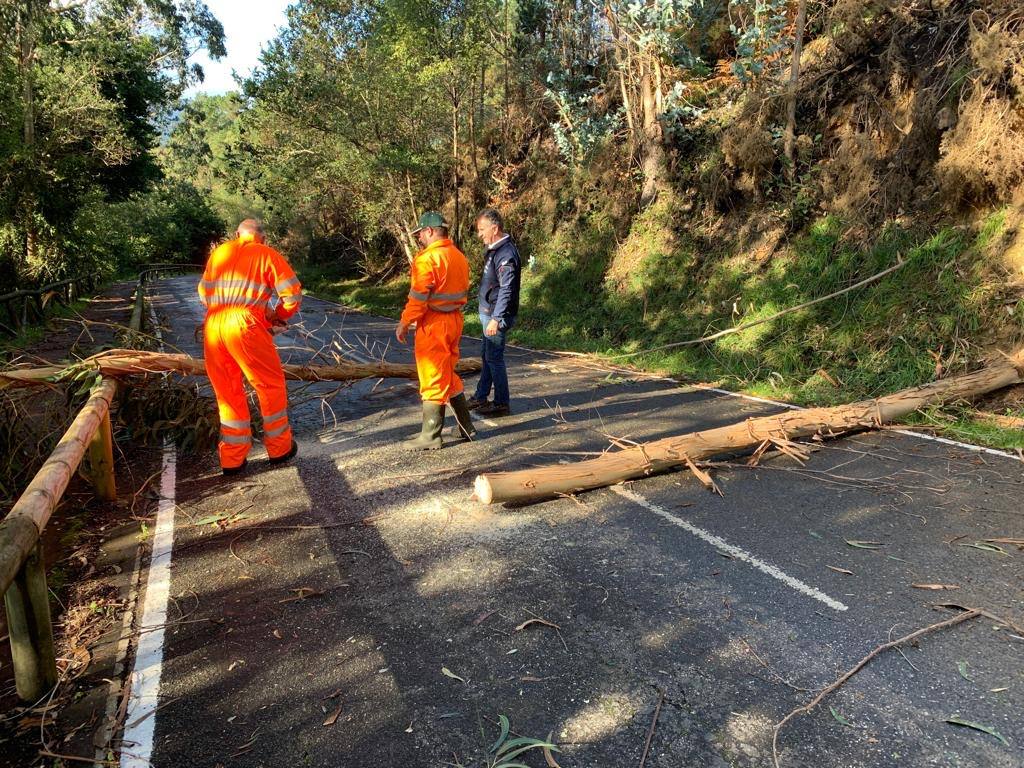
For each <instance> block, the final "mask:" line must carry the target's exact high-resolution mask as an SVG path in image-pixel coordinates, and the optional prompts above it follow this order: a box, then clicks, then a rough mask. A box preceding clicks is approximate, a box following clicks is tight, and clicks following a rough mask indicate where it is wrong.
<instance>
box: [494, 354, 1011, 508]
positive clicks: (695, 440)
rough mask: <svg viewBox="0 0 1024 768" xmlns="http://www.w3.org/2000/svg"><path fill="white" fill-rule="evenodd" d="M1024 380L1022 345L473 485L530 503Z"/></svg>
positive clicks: (824, 433) (829, 433)
mask: <svg viewBox="0 0 1024 768" xmlns="http://www.w3.org/2000/svg"><path fill="white" fill-rule="evenodd" d="M1022 382H1024V349H1021V350H1018V351H1017V352H1016V353H1014V354H1013V355H1012V356H1005V357H1004V358H1002V359H1000V360H997V361H994V362H992V363H990V364H989V365H988V366H986V367H985V368H982V369H981V370H978V371H975V372H973V373H967V374H964V375H962V376H954V377H950V378H948V379H942V380H940V381H933V382H931V383H929V384H924V385H922V386H919V387H911V388H910V389H904V390H902V391H900V392H897V393H895V394H892V395H887V396H885V397H879V398H876V399H874V400H863V401H861V402H857V403H850V404H848V405H840V406H834V407H830V408H809V409H807V410H801V411H788V412H786V413H782V414H777V415H774V416H763V417H761V418H756V419H747V420H746V421H742V422H739V423H738V424H730V425H728V426H724V427H718V428H717V429H709V430H707V431H704V432H689V433H686V434H683V435H677V436H674V437H667V438H664V439H661V440H656V441H654V442H651V443H646V444H640V445H635V446H632V447H630V448H626V449H624V450H621V451H616V452H614V453H605V454H603V455H602V456H600V457H598V458H596V459H590V460H588V461H581V462H578V463H576V464H569V465H557V466H552V467H544V468H541V469H525V470H520V471H517V472H497V473H488V474H483V475H479V476H478V477H477V478H476V483H475V486H474V492H475V495H476V497H477V498H478V499H480V501H482V502H483V503H484V504H495V503H501V502H517V503H525V502H531V501H540V500H542V499H549V498H552V497H554V496H558V495H562V494H571V493H577V492H579V491H585V490H589V489H591V488H601V487H604V486H608V485H614V484H616V483H621V482H624V481H626V480H632V479H635V478H638V477H646V476H648V475H653V474H656V473H658V472H665V471H667V470H670V469H676V468H679V467H685V466H688V465H690V464H692V462H696V461H700V460H702V459H709V458H711V457H712V456H715V455H718V454H722V453H741V452H746V451H753V450H756V449H758V448H759V447H761V446H765V447H770V446H776V447H778V448H780V450H783V452H787V450H786V449H789V450H790V451H791V450H792V449H791V447H790V446H789V441H790V440H792V439H793V438H798V437H812V436H814V435H818V436H820V437H822V438H831V437H836V436H838V435H841V434H846V433H849V432H859V431H862V430H865V429H872V428H877V427H880V426H882V425H883V424H889V423H891V422H893V421H895V420H897V419H900V418H902V417H904V416H906V415H907V414H910V413H913V412H914V411H916V410H918V409H920V408H924V407H926V406H929V405H937V404H940V403H948V402H953V401H956V400H966V399H971V398H975V397H979V396H980V395H984V394H987V393H988V392H993V391H995V390H997V389H1002V388H1003V387H1008V386H1010V385H1012V384H1020V383H1022Z"/></svg>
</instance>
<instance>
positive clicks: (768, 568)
mask: <svg viewBox="0 0 1024 768" xmlns="http://www.w3.org/2000/svg"><path fill="white" fill-rule="evenodd" d="M611 490H613V491H614V492H615V493H617V494H619V496H622V497H623V498H625V499H629V500H630V501H632V502H633V503H634V504H639V505H640V506H641V507H643V508H644V509H647V510H649V511H651V512H653V513H654V514H656V515H658V516H659V517H661V518H664V519H665V520H668V521H669V522H670V523H672V524H673V525H677V526H679V527H680V528H682V529H683V530H685V531H688V532H689V533H692V534H693V535H694V536H696V537H697V538H698V539H702V540H703V541H705V542H707V543H708V544H710V545H711V546H713V547H715V549H720V550H722V551H723V552H728V553H729V554H730V555H732V556H733V557H735V558H736V559H737V560H742V561H743V562H745V563H748V564H749V565H751V566H753V567H754V568H756V569H757V570H759V571H761V572H762V573H765V574H767V575H769V576H771V577H772V578H773V579H777V580H778V581H781V582H782V583H783V584H785V585H786V586H788V587H791V588H793V589H795V590H796V591H797V592H799V593H801V594H803V595H807V596H808V597H812V598H814V599H815V600H817V601H819V602H822V603H824V604H825V605H827V606H828V607H829V608H831V609H832V610H834V611H845V610H847V607H846V606H845V605H843V604H842V603H841V602H839V601H838V600H835V599H834V598H831V597H829V596H828V595H826V594H825V593H824V592H822V591H820V590H817V589H815V588H814V587H812V586H809V585H807V584H805V583H804V582H802V581H800V580H799V579H797V578H794V577H792V576H790V575H789V574H787V573H784V572H783V571H782V570H780V569H779V568H778V567H776V566H774V565H772V564H771V563H766V562H764V561H763V560H761V559H759V558H757V557H755V556H754V555H752V554H750V553H749V552H747V551H745V550H742V549H740V548H739V547H737V546H734V545H732V544H730V543H729V542H727V541H726V540H725V539H723V538H721V537H719V536H716V535H715V534H713V533H709V532H708V531H705V530H704V529H703V528H698V527H697V526H696V525H694V524H693V523H689V522H687V521H686V520H683V519H682V518H681V517H676V516H675V515H673V514H672V513H671V512H669V511H668V510H666V509H663V508H662V507H659V506H658V505H657V504H655V503H653V502H651V501H648V500H647V499H645V498H644V497H643V496H641V495H640V494H638V493H634V492H633V491H630V490H627V489H625V488H623V487H622V486H620V485H613V486H612V487H611Z"/></svg>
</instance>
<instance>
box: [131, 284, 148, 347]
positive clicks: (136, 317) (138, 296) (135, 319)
mask: <svg viewBox="0 0 1024 768" xmlns="http://www.w3.org/2000/svg"><path fill="white" fill-rule="evenodd" d="M144 282H145V280H144V278H143V277H142V276H140V277H139V286H138V288H136V289H135V306H134V307H132V317H131V320H129V321H128V327H129V328H131V329H132V330H133V331H136V332H138V333H142V309H143V305H144V304H145V295H146V289H145V286H144Z"/></svg>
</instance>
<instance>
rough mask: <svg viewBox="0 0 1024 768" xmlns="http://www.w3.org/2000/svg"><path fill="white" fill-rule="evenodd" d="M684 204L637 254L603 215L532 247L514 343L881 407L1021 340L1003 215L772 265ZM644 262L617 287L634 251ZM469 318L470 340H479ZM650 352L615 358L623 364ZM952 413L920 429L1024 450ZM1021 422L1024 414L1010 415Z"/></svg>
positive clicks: (332, 289)
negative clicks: (688, 227) (716, 237)
mask: <svg viewBox="0 0 1024 768" xmlns="http://www.w3.org/2000/svg"><path fill="white" fill-rule="evenodd" d="M674 220H676V212H675V211H674V210H673V209H672V207H671V205H667V206H654V207H653V208H651V209H649V210H648V211H646V212H644V213H643V214H641V215H640V216H638V217H637V219H636V220H635V221H634V222H633V225H632V228H631V231H630V232H629V235H628V237H627V238H626V240H625V241H624V242H623V241H621V240H620V239H617V238H616V237H615V233H614V231H613V229H612V224H611V222H610V221H609V220H608V219H607V218H604V217H602V216H601V215H600V214H595V215H594V216H592V217H591V218H589V219H588V218H586V217H584V218H581V219H579V220H576V221H574V222H571V223H567V224H566V225H565V226H563V227H561V228H560V229H559V230H558V231H557V232H556V233H555V235H554V236H550V235H549V236H546V237H544V238H542V237H539V236H538V237H535V238H532V237H530V235H529V233H527V234H526V235H524V238H523V240H522V241H523V251H524V254H529V255H530V256H531V257H532V258H530V259H529V260H528V262H529V263H530V267H529V268H528V269H527V271H526V272H525V274H524V281H523V302H522V304H523V311H522V313H521V315H520V319H519V322H518V324H517V327H516V329H515V331H514V332H513V340H514V342H515V343H519V344H523V345H527V346H532V347H537V348H542V349H563V350H572V351H581V352H592V353H596V354H598V355H602V356H606V357H607V358H608V359H609V360H610V361H611V362H621V363H628V364H630V365H635V366H637V367H639V368H642V369H645V370H652V371H659V372H663V373H666V374H668V375H672V376H677V377H679V378H682V379H684V380H688V381H702V382H711V383H714V384H716V385H719V386H723V387H726V388H729V389H733V390H738V391H744V392H748V393H751V394H755V395H758V396H761V397H767V398H771V399H775V400H784V401H787V402H792V403H797V404H800V405H830V404H837V403H842V402H849V401H851V400H856V399H861V398H865V397H874V396H878V395H882V394H886V393H888V392H892V391H895V390H898V389H902V388H904V387H909V386H913V385H915V384H919V383H922V382H925V381H929V380H931V379H932V378H934V376H935V374H936V370H937V368H938V367H939V366H941V369H942V370H943V371H944V372H946V373H955V372H959V371H962V370H966V369H968V368H969V367H971V366H973V365H975V364H976V363H977V362H978V360H980V359H981V357H982V356H983V355H984V353H985V350H986V349H987V348H989V347H992V346H1002V347H1004V348H1006V347H1009V346H1010V345H1013V344H1015V343H1019V341H1020V338H1021V336H1022V333H1021V325H1022V321H1024V301H1016V302H1015V303H1009V304H1008V303H1007V299H1006V292H1005V287H1006V279H1005V274H1003V273H1001V271H1000V269H999V268H998V267H996V266H994V265H993V263H992V259H991V258H990V257H989V256H987V253H988V248H989V246H990V244H991V243H992V242H993V241H994V240H995V239H996V238H998V237H999V236H1000V235H1001V234H1002V231H1003V228H1004V221H1003V216H1002V214H1001V213H997V214H994V215H993V216H991V217H990V218H989V219H987V220H986V221H985V222H984V223H983V224H982V225H981V226H980V227H978V228H977V229H975V230H972V229H967V228H962V227H957V228H953V227H947V228H942V229H938V230H934V231H928V232H923V231H919V230H918V231H915V230H911V229H904V228H900V227H897V226H893V227H890V228H888V229H886V230H885V231H884V232H882V233H880V234H879V236H878V238H877V239H876V242H875V244H874V245H873V246H871V247H868V248H858V247H856V246H854V245H851V244H849V243H848V242H846V240H845V239H844V234H843V227H842V224H841V222H839V221H837V220H835V219H832V218H824V219H821V220H819V221H817V222H816V223H815V224H814V225H813V226H811V227H810V228H809V229H807V230H806V232H805V233H804V234H803V235H802V236H800V237H798V238H796V239H795V240H794V241H793V242H792V243H791V247H790V248H789V249H787V250H786V251H785V252H784V253H780V254H777V255H776V256H775V257H774V258H772V259H771V261H770V262H768V263H767V264H760V263H754V262H752V261H751V260H750V259H748V258H746V257H745V256H744V255H743V254H741V253H737V252H735V250H732V248H733V246H730V245H729V244H728V243H722V244H716V243H713V242H707V241H703V240H700V239H698V238H695V237H693V236H691V235H689V234H687V233H686V232H680V231H676V230H674V229H673V228H672V227H673V224H672V222H673V221H674ZM624 250H628V251H629V252H631V253H634V254H636V253H639V254H641V256H640V257H639V258H634V259H632V260H631V261H630V262H629V268H628V269H627V270H625V271H623V270H619V271H618V277H616V278H615V279H612V278H611V277H609V275H612V274H615V273H616V269H615V268H614V266H613V265H614V264H615V263H616V261H617V260H621V259H622V257H623V251H624ZM897 259H903V260H904V261H906V265H905V266H904V267H902V268H901V269H900V270H899V271H897V272H895V273H893V274H892V275H890V276H888V277H886V278H883V279H882V280H881V281H879V282H877V283H874V284H871V285H869V286H865V287H863V288H860V289H857V290H856V291H853V292H851V293H848V294H845V295H843V296H840V297H838V298H836V299H835V300H832V301H829V302H824V303H822V304H818V305H815V306H813V307H809V308H807V309H804V310H801V311H799V312H796V313H793V314H790V315H786V316H785V317H782V318H779V319H777V320H773V321H769V322H766V323H764V324H762V325H759V326H756V327H754V328H750V329H748V330H745V331H742V332H740V333H736V334H732V335H729V336H725V337H723V338H721V339H719V340H717V341H716V342H713V343H710V344H704V345H700V346H695V347H686V348H676V349H669V350H660V351H650V352H647V353H643V350H652V349H653V348H655V347H658V346H661V345H664V344H669V343H672V342H677V341H680V340H685V339H692V338H698V337H701V336H703V335H706V334H708V333H710V332H715V331H718V330H721V329H725V328H730V327H734V326H736V325H739V324H740V323H744V322H749V321H752V320H756V319H759V318H762V317H768V316H770V315H773V314H774V313H776V312H779V311H781V310H783V309H785V308H787V307H792V306H796V305H799V304H802V303H804V302H807V301H810V300H812V299H815V298H818V297H820V296H824V295H827V294H829V293H832V292H834V291H837V290H839V289H841V288H844V287H846V286H849V285H851V284H853V283H855V282H857V281H859V280H863V279H864V278H866V277H869V276H870V275H873V274H876V273H878V272H881V271H882V270H884V269H886V268H887V267H889V266H891V265H893V264H894V263H896V261H897ZM304 277H305V278H306V279H307V280H308V281H309V284H310V287H311V288H312V290H313V291H314V292H317V291H319V292H320V293H321V295H323V296H325V297H328V298H335V299H338V300H340V301H343V302H344V303H346V304H348V305H350V306H354V307H357V308H359V309H361V310H364V311H367V312H372V313H374V314H378V315H384V316H388V317H397V315H398V313H399V312H400V310H401V306H402V304H403V303H404V299H405V293H406V291H407V288H408V285H407V283H406V281H405V280H396V281H394V282H392V283H388V284H386V285H383V286H366V285H364V284H361V283H359V282H358V281H351V280H349V281H343V280H335V279H332V278H331V277H330V275H329V273H326V272H323V271H321V272H319V273H311V274H306V275H304ZM478 326H479V323H478V322H477V321H476V318H475V316H474V315H472V314H467V333H471V334H473V333H479V327H478ZM636 352H641V354H639V355H636V356H633V357H629V358H621V359H620V360H616V355H622V354H625V353H636ZM972 413H973V412H972V411H971V410H970V409H965V408H948V409H946V410H945V411H943V412H937V411H935V412H930V413H927V414H921V415H919V416H918V417H916V418H915V419H912V421H914V422H916V423H918V424H921V425H927V426H929V427H932V428H934V429H935V430H936V431H939V432H941V433H942V434H944V435H946V436H948V437H952V438H956V439H963V440H967V441H970V442H976V443H982V444H985V445H989V446H993V447H999V448H1005V449H1018V448H1024V433H1022V432H1020V431H1018V430H1014V429H1008V428H1005V427H1002V426H999V425H997V424H993V423H991V422H990V421H987V420H985V419H979V418H975V417H974V416H973V415H972ZM1004 413H1005V414H1007V415H1010V416H1024V411H1021V410H1019V409H1018V410H1013V409H1008V410H1005V411H1004Z"/></svg>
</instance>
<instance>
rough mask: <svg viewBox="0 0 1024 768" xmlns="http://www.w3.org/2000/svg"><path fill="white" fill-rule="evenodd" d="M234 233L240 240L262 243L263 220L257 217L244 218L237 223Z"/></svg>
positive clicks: (263, 237) (263, 236)
mask: <svg viewBox="0 0 1024 768" xmlns="http://www.w3.org/2000/svg"><path fill="white" fill-rule="evenodd" d="M235 234H236V235H237V236H238V238H239V239H240V240H255V241H256V242H257V243H262V242H263V241H264V239H265V235H264V232H263V222H262V221H260V220H259V219H244V220H243V221H242V222H241V223H240V224H239V225H238V229H236V230H235Z"/></svg>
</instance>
